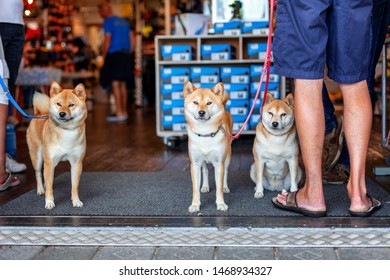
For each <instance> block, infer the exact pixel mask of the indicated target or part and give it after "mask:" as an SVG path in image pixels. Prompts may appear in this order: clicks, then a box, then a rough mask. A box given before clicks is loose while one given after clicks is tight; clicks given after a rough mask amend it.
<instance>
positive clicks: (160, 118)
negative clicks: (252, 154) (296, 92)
mask: <svg viewBox="0 0 390 280" xmlns="http://www.w3.org/2000/svg"><path fill="white" fill-rule="evenodd" d="M266 42H267V36H266V35H252V34H242V35H231V36H227V35H200V36H156V37H155V50H156V51H155V64H156V67H155V71H156V133H157V135H158V136H160V137H162V138H163V140H164V143H165V144H166V145H168V146H174V145H175V143H177V141H176V140H177V139H180V138H181V137H183V136H185V135H186V134H187V130H186V124H185V119H184V114H183V112H184V110H183V104H184V100H183V97H181V99H182V100H180V99H179V100H178V97H177V95H178V94H179V91H180V92H182V91H183V84H184V82H185V80H190V81H191V82H193V83H194V84H199V83H201V82H202V81H199V79H196V81H195V79H193V77H191V75H190V71H191V68H193V67H215V68H218V69H220V70H221V69H222V68H223V67H232V68H238V67H248V68H251V67H252V66H263V63H264V57H263V56H262V54H260V53H259V54H258V55H257V54H255V55H254V56H253V55H251V54H250V51H249V49H248V48H249V46H250V44H252V45H253V44H261V45H265V44H266ZM213 44H218V45H220V44H224V45H229V46H230V47H231V49H230V50H228V51H227V52H228V53H224V54H223V55H222V56H221V57H222V59H221V60H214V59H215V57H213V58H211V56H205V55H203V56H202V46H204V45H213ZM163 46H176V47H178V46H182V47H185V48H187V52H186V53H182V54H180V53H178V54H176V58H177V56H180V55H181V57H179V58H177V59H178V60H174V59H175V58H173V57H169V58H168V59H166V58H165V57H163V53H162V48H163ZM188 49H190V50H189V51H188ZM229 51H231V52H229ZM264 51H265V50H264ZM256 56H257V57H256ZM181 59H185V60H181ZM271 61H272V60H271ZM167 68H170V69H176V70H179V69H182V68H187V69H189V71H188V72H187V73H182V74H183V76H181V77H177V78H179V79H176V80H175V81H174V83H175V84H173V85H172V86H174V87H175V88H176V89H175V90H176V91H177V92H176V97H175V98H174V100H173V99H172V100H171V101H172V102H171V104H172V107H171V108H168V109H167V108H163V107H164V104H166V103H167V102H166V98H167V97H166V96H165V95H163V92H162V88H163V86H164V87H166V86H167V84H169V83H170V81H167V79H166V78H164V79H163V78H162V76H161V75H162V71H163V69H167ZM271 68H272V62H271ZM182 74H180V73H178V75H179V76H180V75H182ZM219 74H220V73H219ZM271 74H272V71H271ZM273 76H275V75H273ZM276 76H277V75H276ZM257 78H258V79H257ZM257 78H256V79H257V80H256V81H254V80H253V77H249V79H252V80H251V81H250V82H249V83H248V85H247V90H248V91H249V92H248V94H249V97H248V100H246V101H247V102H245V101H244V103H242V104H241V105H238V107H232V108H229V110H231V113H232V111H233V112H234V111H237V109H240V108H241V109H242V110H241V112H240V113H243V112H244V113H245V112H249V110H250V105H251V103H250V102H251V99H252V101H253V93H252V94H251V93H250V87H251V86H253V85H252V84H251V82H252V83H253V82H254V83H256V82H257V83H258V82H259V81H260V76H259V77H257ZM218 81H222V80H221V78H220V79H219V80H218V79H216V80H214V79H210V82H209V83H210V85H211V84H214V83H215V82H218ZM222 82H223V83H224V84H225V81H222ZM264 84H265V83H264ZM263 86H264V85H263ZM270 89H271V88H270ZM285 89H286V80H285V78H284V77H279V76H277V89H276V91H277V93H276V94H277V95H278V96H277V98H278V97H280V98H284V96H285V95H286V90H285ZM226 91H227V92H228V93H229V95H230V92H229V90H226ZM252 91H253V90H252ZM262 96H263V91H261V93H260V96H259V98H261V97H262ZM230 97H231V99H232V96H231V95H230ZM169 98H170V97H168V102H170V101H169ZM231 101H232V103H233V100H231ZM241 101H243V100H241ZM260 101H261V100H260ZM163 103H164V104H163ZM228 104H229V103H228ZM235 104H239V103H235ZM165 107H166V106H165ZM238 111H240V110H238ZM259 113H260V112H259V109H258V108H255V110H254V112H253V114H254V115H252V117H253V119H252V120H251V125H248V126H247V127H246V128H245V130H244V131H243V134H255V123H254V122H256V124H257V122H258V120H257V121H256V117H257V119H259V116H260V115H259ZM256 115H257V116H256ZM166 119H171V120H172V126H170V125H166ZM245 119H246V115H245V116H235V115H234V116H233V123H234V126H233V133H236V132H237V131H238V130H239V129H240V128H241V127H240V125H241V124H242V123H243V122H244V120H245ZM174 125H175V127H173V126H174Z"/></svg>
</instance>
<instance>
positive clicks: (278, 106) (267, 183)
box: [250, 93, 302, 198]
mask: <svg viewBox="0 0 390 280" xmlns="http://www.w3.org/2000/svg"><path fill="white" fill-rule="evenodd" d="M298 154H299V146H298V141H297V137H296V128H295V118H294V97H293V95H292V94H289V95H287V97H286V98H285V99H284V100H275V99H274V98H273V97H272V95H271V94H270V93H267V97H266V101H265V104H264V107H263V111H262V120H261V121H260V122H259V123H258V124H257V127H256V138H255V141H254V143H253V156H254V159H255V163H254V164H252V166H251V170H250V176H251V178H252V180H253V181H254V182H255V183H256V188H255V191H256V192H255V198H262V197H263V196H264V189H267V190H270V191H282V190H283V189H285V190H290V191H291V192H294V191H297V190H298V182H299V181H300V180H301V177H302V170H301V169H300V167H299V165H298Z"/></svg>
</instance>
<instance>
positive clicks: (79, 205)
mask: <svg viewBox="0 0 390 280" xmlns="http://www.w3.org/2000/svg"><path fill="white" fill-rule="evenodd" d="M72 204H73V207H83V203H82V202H81V201H80V200H79V199H77V200H72Z"/></svg>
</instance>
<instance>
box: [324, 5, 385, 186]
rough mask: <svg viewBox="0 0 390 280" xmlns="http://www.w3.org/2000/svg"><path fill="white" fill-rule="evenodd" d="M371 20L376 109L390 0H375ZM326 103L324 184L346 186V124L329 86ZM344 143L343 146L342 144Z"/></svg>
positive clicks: (370, 78) (371, 69) (370, 79)
mask: <svg viewBox="0 0 390 280" xmlns="http://www.w3.org/2000/svg"><path fill="white" fill-rule="evenodd" d="M372 3H373V7H372V17H371V34H372V36H371V39H370V42H371V47H370V55H371V60H370V64H369V76H368V80H367V83H368V90H369V92H370V98H371V104H372V108H373V109H374V106H375V102H376V101H377V94H376V92H375V89H374V84H375V69H376V65H377V63H378V60H379V57H380V54H381V52H382V48H383V43H384V42H385V39H386V34H387V32H388V26H389V24H390V0H373V1H372ZM322 100H323V103H324V111H325V132H326V133H325V143H324V154H323V166H322V169H323V175H322V179H323V182H324V183H328V184H343V183H346V182H347V181H348V179H349V153H348V147H347V143H346V142H345V140H344V141H343V139H342V138H343V130H342V122H341V118H340V117H336V115H335V108H334V105H333V103H332V100H331V99H330V98H329V94H328V91H327V89H326V87H325V86H324V87H323V91H322ZM340 144H341V145H340Z"/></svg>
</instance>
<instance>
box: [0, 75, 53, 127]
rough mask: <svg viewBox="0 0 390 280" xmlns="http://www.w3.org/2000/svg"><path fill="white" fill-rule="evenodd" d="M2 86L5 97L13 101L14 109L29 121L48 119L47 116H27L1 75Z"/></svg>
mask: <svg viewBox="0 0 390 280" xmlns="http://www.w3.org/2000/svg"><path fill="white" fill-rule="evenodd" d="M0 84H1V87H2V88H3V91H4V93H5V95H6V96H7V97H8V99H9V101H11V103H12V105H14V107H15V108H16V109H17V110H18V111H19V112H20V113H21V114H22V115H23V117H25V118H27V119H48V117H47V116H32V115H28V114H26V112H25V111H23V109H22V108H20V106H19V104H18V103H17V102H16V101H15V99H14V98H13V97H12V95H11V93H10V92H9V89H8V87H7V86H6V85H5V83H4V80H3V77H2V76H1V75H0Z"/></svg>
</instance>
